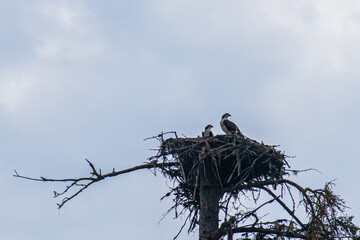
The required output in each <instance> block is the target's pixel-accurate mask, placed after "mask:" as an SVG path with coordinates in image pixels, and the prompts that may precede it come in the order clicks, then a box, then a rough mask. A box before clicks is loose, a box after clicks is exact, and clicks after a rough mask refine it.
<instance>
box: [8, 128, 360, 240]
mask: <svg viewBox="0 0 360 240" xmlns="http://www.w3.org/2000/svg"><path fill="white" fill-rule="evenodd" d="M171 133H172V134H173V137H168V138H166V136H169V135H166V134H164V133H162V134H159V135H158V136H155V137H153V139H157V140H158V141H159V142H160V147H159V148H158V150H157V154H156V155H155V156H152V157H150V158H149V159H148V162H147V163H145V164H143V165H139V166H135V167H132V168H129V169H124V170H121V171H116V170H115V169H113V171H112V172H109V173H105V174H104V173H102V172H101V170H99V171H98V170H97V169H96V168H95V166H94V165H93V164H92V163H91V162H90V161H88V160H86V161H87V162H88V164H89V166H90V168H91V173H90V174H91V176H90V177H80V178H67V179H52V178H45V177H40V178H30V177H26V176H23V175H20V174H18V173H17V172H16V171H15V175H14V176H15V177H19V178H25V179H29V180H34V181H42V182H66V183H68V185H67V186H66V187H65V189H64V190H63V191H61V192H56V191H54V197H60V196H61V197H63V198H62V200H61V201H60V202H59V203H58V208H61V207H63V206H64V204H66V203H67V202H69V201H70V200H71V199H73V198H74V197H76V196H77V195H78V194H80V193H81V192H82V191H84V190H85V189H86V188H88V187H89V186H90V185H92V184H94V183H96V182H99V181H102V180H104V179H106V178H109V177H115V176H118V175H121V174H125V173H129V172H133V171H136V170H140V169H151V170H154V171H161V173H162V174H163V175H164V176H165V177H166V178H168V179H170V180H171V181H172V182H173V186H172V187H171V188H170V190H169V192H168V193H166V194H165V195H164V197H163V198H165V197H172V198H173V200H174V205H173V206H172V207H171V208H170V209H169V210H168V212H167V213H170V212H174V213H175V217H176V218H177V217H179V216H181V215H186V220H185V221H184V224H183V226H182V227H181V229H180V231H179V233H180V232H181V231H182V229H183V228H184V226H186V224H187V225H188V231H189V232H190V231H194V230H195V229H196V228H197V227H198V228H199V239H200V240H219V239H224V238H227V239H228V240H232V239H233V235H234V234H238V235H240V236H241V237H242V238H240V239H257V240H261V239H263V240H267V239H359V234H358V232H359V228H358V227H357V226H356V225H355V224H354V223H353V221H352V219H353V217H352V216H347V215H346V213H345V209H346V206H345V202H344V201H343V200H342V199H341V198H340V197H339V196H337V195H335V194H334V192H333V189H332V188H333V186H334V184H333V183H332V182H329V183H326V184H325V186H324V187H323V188H320V189H311V188H308V187H305V188H304V187H302V186H300V185H299V184H297V183H295V182H294V181H291V180H289V178H288V177H289V175H291V174H298V173H299V172H301V171H297V170H292V169H291V168H290V166H289V164H288V162H287V160H286V159H287V156H286V155H284V154H283V153H282V152H281V151H279V150H277V148H276V147H277V146H271V145H265V144H263V143H259V142H256V141H255V140H252V139H250V138H244V137H240V136H225V135H217V136H215V137H206V138H203V137H197V138H179V137H178V136H177V135H176V133H175V132H171ZM167 134H170V133H167ZM170 136H171V135H170ZM73 189H76V191H75V192H73V193H70V191H69V190H73ZM295 193H297V194H295ZM295 196H299V198H296V197H295ZM275 204H277V205H279V206H280V207H281V208H282V209H283V210H284V211H285V212H286V216H284V217H283V218H281V219H279V218H278V217H277V216H275V217H273V218H272V217H271V216H269V214H271V213H269V212H267V211H268V210H265V209H266V208H267V207H269V206H273V205H275ZM299 213H305V216H306V217H301V216H303V215H304V214H299ZM179 233H178V234H177V235H176V236H175V237H174V239H175V238H177V237H178V235H179Z"/></svg>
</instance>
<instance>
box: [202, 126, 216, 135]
mask: <svg viewBox="0 0 360 240" xmlns="http://www.w3.org/2000/svg"><path fill="white" fill-rule="evenodd" d="M211 128H213V126H212V125H211V124H209V125H207V126H206V127H205V131H203V132H202V136H203V137H213V136H214V134H213V133H212V131H211Z"/></svg>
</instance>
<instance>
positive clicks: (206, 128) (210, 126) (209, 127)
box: [205, 124, 214, 130]
mask: <svg viewBox="0 0 360 240" xmlns="http://www.w3.org/2000/svg"><path fill="white" fill-rule="evenodd" d="M213 127H214V126H213V125H211V124H209V125H206V127H205V130H208V129H209V130H210V129H211V128H213Z"/></svg>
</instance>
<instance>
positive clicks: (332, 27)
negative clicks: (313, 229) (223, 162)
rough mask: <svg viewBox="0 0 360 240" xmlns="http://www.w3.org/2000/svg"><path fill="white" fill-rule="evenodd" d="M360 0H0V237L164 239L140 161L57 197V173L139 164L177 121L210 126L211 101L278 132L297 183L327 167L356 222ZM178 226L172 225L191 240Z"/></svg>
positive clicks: (215, 112) (153, 184)
mask: <svg viewBox="0 0 360 240" xmlns="http://www.w3.org/2000/svg"><path fill="white" fill-rule="evenodd" d="M359 43H360V2H359V1H356V0H348V1H340V0H315V1H303V0H291V1H280V0H263V1H260V0H255V1H254V0H247V1H245V0H243V1H239V0H236V1H235V0H230V1H225V2H224V1H203V0H199V1H188V0H174V1H168V0H167V1H165V0H153V1H92V0H89V1H84V0H78V1H61V0H59V1H45V0H44V1H41V0H27V1H21V0H0V132H1V134H0V145H1V146H2V147H1V149H2V150H1V151H0V164H1V166H2V167H1V168H0V171H1V173H0V192H1V195H2V197H1V198H0V212H1V216H0V232H1V238H2V239H6V240H23V239H27V240H45V239H46V240H47V239H53V240H60V239H61V240H63V239H70V240H71V239H76V240H85V239H86V240H89V239H105V238H111V239H114V238H118V239H127V240H139V239H141V240H148V239H149V240H150V239H159V240H168V239H172V237H173V236H175V235H176V233H177V231H178V229H179V228H180V227H181V221H178V220H177V221H174V220H173V215H171V214H170V215H169V216H168V217H167V218H165V219H164V220H163V221H162V222H160V223H158V222H159V220H160V219H161V217H162V214H163V213H164V212H165V211H166V210H167V209H168V208H169V207H170V205H171V201H170V200H164V201H162V202H160V198H161V197H162V196H163V195H164V194H165V193H166V192H167V186H166V184H167V182H166V181H165V180H164V179H163V177H162V176H161V174H160V175H158V176H157V177H154V176H153V175H152V173H151V172H150V171H146V170H144V171H141V172H136V173H131V174H128V175H123V176H119V177H116V178H114V179H109V180H107V181H104V182H102V183H98V184H97V185H94V186H92V187H91V188H89V189H88V190H86V191H85V192H84V193H82V194H81V195H79V196H78V197H77V198H75V199H74V200H72V201H71V202H69V203H68V204H67V205H66V206H64V208H63V209H61V210H60V211H58V210H57V207H56V202H57V199H53V198H52V194H53V190H58V191H60V190H61V189H62V187H63V186H64V185H61V184H48V183H36V182H29V181H25V180H21V179H16V178H14V177H12V174H13V169H16V170H17V171H18V172H19V173H20V174H24V175H29V176H33V177H39V176H44V177H56V178H62V177H77V176H78V177H81V176H88V173H89V169H88V166H87V164H86V162H85V161H84V158H88V159H89V160H91V161H92V162H93V163H94V164H95V165H96V166H97V167H98V168H102V170H103V171H111V170H112V168H113V167H114V168H116V169H118V170H119V169H122V168H128V167H131V166H134V165H137V164H142V163H143V162H144V161H146V159H147V158H148V157H150V156H152V155H153V154H155V152H153V151H151V150H149V149H151V148H156V147H157V146H158V142H156V141H146V142H143V139H144V138H146V137H149V136H153V135H157V134H158V133H160V132H161V131H172V130H176V131H177V132H178V133H179V134H184V135H186V136H189V137H192V136H197V135H199V134H201V131H202V130H203V128H204V126H206V125H207V124H212V125H213V126H215V128H214V133H215V134H220V133H221V129H220V126H219V121H220V118H221V115H222V114H223V113H225V112H229V113H230V114H231V115H232V118H231V120H233V121H234V122H236V123H237V125H238V126H239V128H240V129H241V131H242V132H243V133H244V134H245V135H247V136H248V137H250V138H253V139H256V140H258V141H264V143H267V144H271V145H273V144H279V145H280V147H279V149H281V150H283V151H285V153H286V154H288V155H292V156H296V158H294V159H290V160H289V162H290V165H291V166H292V167H293V168H295V169H306V168H316V169H318V170H319V171H321V174H320V173H316V172H311V173H306V174H303V175H299V177H298V179H297V181H299V182H300V183H301V184H302V185H304V186H310V187H314V188H319V187H322V186H323V184H324V183H325V182H326V181H331V180H333V179H337V180H336V181H335V183H336V188H335V192H336V193H337V194H339V195H340V196H341V197H342V198H344V199H345V201H346V204H347V205H348V206H349V207H350V208H351V209H348V213H349V214H350V215H355V223H357V224H358V225H360V208H359V207H358V205H359V204H358V199H359V198H360V191H359V187H357V182H356V181H355V179H356V178H355V177H356V176H358V171H359V168H360V161H359V160H358V156H357V153H356V151H357V150H358V148H359V147H358V145H359V140H358V139H357V138H356V137H355V136H359V135H360V127H359V121H360V112H359V105H360V94H359V92H360V79H359V76H360V68H359V64H360V44H359ZM196 238H197V233H195V235H191V236H190V237H188V236H187V234H186V231H184V233H182V235H180V239H196Z"/></svg>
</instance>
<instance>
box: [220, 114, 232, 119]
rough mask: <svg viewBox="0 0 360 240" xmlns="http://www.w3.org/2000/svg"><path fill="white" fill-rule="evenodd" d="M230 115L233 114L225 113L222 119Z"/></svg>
mask: <svg viewBox="0 0 360 240" xmlns="http://www.w3.org/2000/svg"><path fill="white" fill-rule="evenodd" d="M228 117H231V115H230V114H229V113H225V114H224V115H223V116H222V119H224V118H228Z"/></svg>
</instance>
